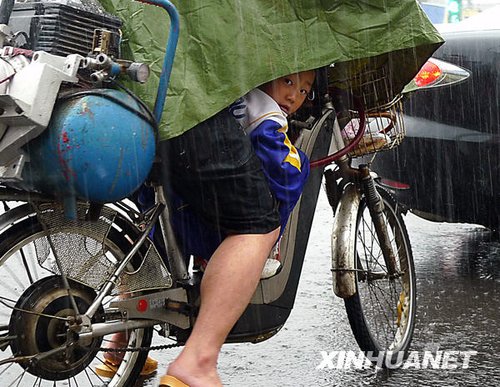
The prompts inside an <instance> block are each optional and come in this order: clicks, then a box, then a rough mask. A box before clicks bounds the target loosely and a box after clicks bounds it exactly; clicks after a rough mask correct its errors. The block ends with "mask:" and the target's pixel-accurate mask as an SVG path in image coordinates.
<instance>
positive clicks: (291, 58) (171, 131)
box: [101, 0, 442, 140]
mask: <svg viewBox="0 0 500 387" xmlns="http://www.w3.org/2000/svg"><path fill="white" fill-rule="evenodd" d="M101 3H102V5H103V6H104V8H105V9H106V10H107V11H108V12H110V13H112V14H115V15H117V16H118V17H120V18H121V19H122V20H123V22H124V25H123V28H122V30H123V43H122V49H123V53H122V56H123V57H124V58H126V59H133V60H135V61H138V62H144V63H147V64H149V65H150V66H151V70H152V76H151V77H150V79H149V80H148V82H147V83H146V84H144V85H133V89H134V92H136V93H137V95H138V96H139V97H141V98H142V99H143V100H144V101H145V102H146V103H148V104H149V105H150V106H153V105H154V100H155V98H156V91H157V87H158V79H159V74H160V70H161V66H162V63H163V56H164V53H165V46H166V41H167V38H168V32H169V28H170V20H169V17H168V13H167V12H166V11H165V10H163V9H162V8H159V7H155V6H152V5H145V4H143V3H139V2H136V1H132V0H101ZM172 3H173V4H174V5H175V7H176V8H177V10H178V11H179V14H180V38H179V43H178V46H177V52H176V56H175V60H174V67H173V71H172V75H171V79H170V86H169V89H168V94H167V100H166V104H165V109H164V113H163V118H162V122H161V124H160V138H161V139H162V140H165V139H168V138H170V137H174V136H176V135H179V134H181V133H183V132H185V131H186V130H188V129H190V128H192V127H193V126H194V125H196V124H197V123H199V122H201V121H204V120H205V119H207V118H209V117H210V116H212V115H214V114H215V113H217V112H218V111H220V110H221V109H223V108H224V107H226V106H228V105H229V104H231V103H232V102H233V101H235V100H236V99H237V98H239V97H240V96H242V95H244V94H245V93H247V92H248V91H250V90H251V89H253V88H255V87H256V86H258V85H260V84H262V83H264V82H267V81H270V80H272V79H274V78H277V77H281V76H283V75H286V74H290V73H294V72H298V71H303V70H308V69H313V68H318V67H322V66H327V65H331V64H335V65H334V66H333V67H330V69H332V71H330V73H331V74H330V77H331V82H336V81H338V79H336V78H345V77H349V76H350V75H352V74H353V73H356V72H360V71H365V70H366V69H369V68H376V67H380V66H384V67H385V68H386V69H388V76H389V78H390V81H391V92H392V93H394V94H395V93H397V92H399V91H401V89H402V88H403V87H404V85H405V84H406V83H408V82H409V81H410V80H411V79H412V78H413V76H414V75H415V74H416V73H417V72H418V69H419V68H420V67H421V66H422V64H423V63H424V62H425V60H426V59H427V58H428V57H429V56H430V55H431V54H432V53H433V52H434V50H435V49H436V48H437V47H439V45H440V44H441V43H442V40H441V37H440V35H439V34H438V32H437V31H436V30H435V28H434V27H433V26H432V24H431V23H430V21H429V20H428V19H427V17H426V16H425V14H424V12H423V11H422V10H421V8H420V6H419V5H418V3H417V2H416V1H414V0H366V1H342V0H174V1H172ZM333 70H335V71H333Z"/></svg>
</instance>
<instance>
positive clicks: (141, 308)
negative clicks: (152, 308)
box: [137, 299, 148, 312]
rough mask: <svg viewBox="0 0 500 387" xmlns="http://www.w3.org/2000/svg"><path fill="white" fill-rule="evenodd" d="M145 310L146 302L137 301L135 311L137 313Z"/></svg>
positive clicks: (146, 308)
mask: <svg viewBox="0 0 500 387" xmlns="http://www.w3.org/2000/svg"><path fill="white" fill-rule="evenodd" d="M146 310H148V301H147V300H144V299H142V300H139V301H138V302H137V311H138V312H145V311H146Z"/></svg>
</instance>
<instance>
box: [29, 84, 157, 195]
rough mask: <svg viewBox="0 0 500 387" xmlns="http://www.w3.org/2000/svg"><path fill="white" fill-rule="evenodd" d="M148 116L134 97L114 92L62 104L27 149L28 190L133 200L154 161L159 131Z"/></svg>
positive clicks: (86, 95)
mask: <svg viewBox="0 0 500 387" xmlns="http://www.w3.org/2000/svg"><path fill="white" fill-rule="evenodd" d="M138 112H139V113H141V112H142V116H141V114H138ZM146 116H147V113H145V112H144V109H143V108H141V107H140V106H139V104H138V103H137V101H135V100H134V99H133V98H132V97H130V96H129V95H128V94H126V93H123V92H120V91H117V90H112V89H99V90H93V91H92V93H91V94H84V95H79V96H77V97H72V98H69V99H67V100H64V101H63V102H60V103H58V105H57V106H56V107H55V109H54V112H53V114H52V118H51V121H50V123H49V126H48V128H47V129H46V130H45V131H44V133H43V134H42V135H41V136H40V137H38V138H36V139H34V140H33V141H31V142H30V143H29V144H27V145H26V146H25V150H26V151H27V153H28V155H29V157H30V162H29V163H27V164H26V166H25V169H24V171H23V179H24V184H25V185H28V186H29V188H30V189H34V190H36V191H40V192H44V193H48V194H55V195H57V196H59V197H62V198H63V199H71V200H72V201H74V198H80V199H84V200H89V201H94V202H100V203H105V202H114V201H117V200H120V199H123V198H125V197H127V196H129V195H130V194H131V193H133V192H134V191H135V190H136V189H137V188H138V187H139V186H140V185H141V183H143V182H144V180H145V179H146V177H147V175H148V173H149V171H150V169H151V167H152V164H153V160H154V156H155V145H156V136H155V131H154V128H153V126H152V124H151V123H150V122H149V121H148V119H146V118H145V117H146ZM25 188H26V187H25Z"/></svg>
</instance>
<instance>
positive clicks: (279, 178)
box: [173, 70, 315, 279]
mask: <svg viewBox="0 0 500 387" xmlns="http://www.w3.org/2000/svg"><path fill="white" fill-rule="evenodd" d="M314 78H315V72H314V70H310V71H304V72H300V73H295V74H290V75H287V76H284V77H280V78H277V79H275V80H273V81H271V82H268V83H265V84H263V85H261V86H260V87H258V88H256V89H253V90H252V91H250V92H249V93H247V94H246V95H244V96H243V97H241V98H239V99H238V100H236V101H235V102H234V103H233V104H231V105H230V106H229V112H230V115H231V116H232V117H234V119H235V121H236V122H235V124H236V125H235V127H234V130H242V132H243V133H242V134H246V135H248V136H249V138H250V140H251V143H252V148H253V150H254V152H255V154H256V155H257V157H258V159H259V160H260V163H261V167H262V170H263V172H264V175H265V176H266V179H267V182H268V185H269V188H270V191H271V192H272V194H273V196H274V197H275V199H276V201H277V203H278V210H279V215H280V226H281V227H280V237H281V235H282V233H283V231H284V229H285V226H286V224H287V221H288V218H289V216H290V213H291V212H292V210H293V208H294V207H295V205H296V203H297V201H298V199H299V197H300V195H301V193H302V191H303V189H304V184H305V182H306V180H307V177H308V175H309V160H308V159H307V156H306V155H305V154H304V153H303V152H302V151H301V150H300V149H297V148H295V147H294V146H293V144H292V143H291V142H290V140H289V138H288V136H287V130H288V122H287V117H288V115H291V114H293V113H295V112H296V111H297V110H298V109H299V108H300V107H301V106H302V104H303V103H304V101H305V99H306V98H307V95H308V94H309V93H310V91H311V88H312V85H313V83H314ZM213 130H218V128H213ZM173 207H174V208H177V209H179V210H178V211H174V214H173V215H174V219H173V222H174V229H175V230H176V231H177V234H178V239H179V240H180V242H181V245H182V248H183V250H184V252H185V254H186V255H194V256H195V257H197V258H196V265H197V266H200V265H201V266H203V265H204V264H205V263H206V262H204V261H206V260H208V259H209V258H210V256H211V255H212V254H213V252H214V251H215V249H216V248H217V247H218V246H219V244H220V243H221V241H222V240H223V239H224V237H225V235H224V234H221V233H220V232H218V231H215V230H214V229H213V228H212V227H210V226H209V225H207V224H206V223H205V222H204V221H203V220H202V219H200V218H199V217H198V216H196V215H195V214H194V213H193V212H192V211H191V209H190V207H189V206H184V202H183V201H182V199H180V198H179V197H178V198H174V205H173ZM279 269H280V263H279V261H277V260H275V259H268V260H267V261H266V265H265V267H264V270H263V273H262V276H261V278H262V279H264V278H268V277H270V276H272V275H274V274H276V273H277V271H278V270H279Z"/></svg>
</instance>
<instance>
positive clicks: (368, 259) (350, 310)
mask: <svg viewBox="0 0 500 387" xmlns="http://www.w3.org/2000/svg"><path fill="white" fill-rule="evenodd" d="M377 191H378V193H379V194H380V195H381V198H382V200H383V203H384V218H385V219H386V224H388V225H389V227H388V231H389V234H390V239H391V244H392V246H393V249H394V251H395V253H396V254H395V255H396V265H397V269H398V271H399V273H400V275H399V276H398V277H397V278H393V279H391V278H388V277H387V276H385V275H384V274H386V273H387V270H386V268H385V266H386V265H385V263H384V260H383V256H382V252H381V250H380V245H379V243H378V240H377V237H376V233H375V231H374V229H373V227H374V226H373V223H372V222H371V216H370V214H369V211H368V208H367V202H366V198H365V197H362V198H361V201H360V205H359V210H358V214H357V222H356V248H355V254H356V256H355V260H354V262H355V265H356V267H355V269H356V276H355V277H356V293H355V294H354V295H353V296H351V297H348V298H346V299H345V300H344V303H345V308H346V312H347V316H348V319H349V324H350V326H351V330H352V332H353V334H354V337H355V339H356V342H357V343H358V345H359V347H360V349H361V350H362V351H363V352H364V353H365V355H366V356H367V358H368V359H369V360H370V361H371V362H372V363H373V364H374V365H376V366H378V367H381V368H385V367H387V366H395V365H397V363H398V362H401V361H402V360H403V359H404V358H406V356H407V353H408V350H409V347H410V344H411V340H412V337H413V331H414V329H415V314H416V280H415V267H414V262H413V255H412V249H411V244H410V239H409V236H408V232H407V229H406V225H405V223H404V220H403V217H402V213H401V210H400V208H399V206H398V204H397V202H396V201H395V199H394V198H393V197H392V196H391V195H390V193H388V192H387V191H386V190H385V189H383V188H381V187H379V186H378V187H377Z"/></svg>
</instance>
